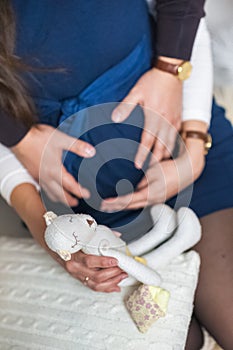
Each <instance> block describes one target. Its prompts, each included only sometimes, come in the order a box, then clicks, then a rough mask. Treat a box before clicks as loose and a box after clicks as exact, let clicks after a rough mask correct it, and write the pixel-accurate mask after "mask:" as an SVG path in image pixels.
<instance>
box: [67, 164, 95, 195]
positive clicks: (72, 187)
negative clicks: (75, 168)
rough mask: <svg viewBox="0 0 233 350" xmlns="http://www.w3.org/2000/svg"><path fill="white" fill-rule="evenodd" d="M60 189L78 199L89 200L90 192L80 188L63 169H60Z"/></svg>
mask: <svg viewBox="0 0 233 350" xmlns="http://www.w3.org/2000/svg"><path fill="white" fill-rule="evenodd" d="M62 168H63V169H62V187H63V188H64V190H65V191H66V192H69V193H72V194H73V195H75V196H77V197H79V198H89V197H90V192H89V191H88V190H87V189H86V188H84V187H82V186H81V185H80V184H79V183H78V182H77V181H76V180H75V178H74V177H73V176H72V175H71V174H70V173H68V171H67V170H66V169H65V167H64V166H63V167H62Z"/></svg>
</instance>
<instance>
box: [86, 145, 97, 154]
mask: <svg viewBox="0 0 233 350" xmlns="http://www.w3.org/2000/svg"><path fill="white" fill-rule="evenodd" d="M85 152H86V153H87V154H88V155H89V156H94V155H95V149H94V148H93V147H86V148H85Z"/></svg>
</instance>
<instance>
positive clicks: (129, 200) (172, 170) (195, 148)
mask: <svg viewBox="0 0 233 350" xmlns="http://www.w3.org/2000/svg"><path fill="white" fill-rule="evenodd" d="M204 165H205V157H204V145H203V141H202V140H198V139H187V140H186V149H185V150H184V152H183V153H182V155H180V156H179V157H178V158H177V159H170V160H164V161H161V162H160V163H155V162H153V163H152V164H151V165H150V167H149V169H148V170H147V172H146V174H145V176H144V178H143V179H142V180H141V182H140V183H139V184H138V186H137V188H136V190H135V192H134V193H130V194H127V195H125V196H119V197H117V198H109V199H105V200H104V201H103V202H102V206H101V210H103V211H107V212H112V211H118V210H126V209H139V208H144V207H145V206H148V205H154V204H157V203H163V202H165V201H166V200H167V199H169V198H171V197H173V196H174V195H176V194H177V193H178V192H180V191H181V190H183V189H184V188H185V187H187V186H188V185H190V184H191V183H193V182H194V181H195V180H196V179H197V178H198V177H199V176H200V174H201V172H202V170H203V168H204Z"/></svg>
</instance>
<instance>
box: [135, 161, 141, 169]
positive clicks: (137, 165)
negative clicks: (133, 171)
mask: <svg viewBox="0 0 233 350" xmlns="http://www.w3.org/2000/svg"><path fill="white" fill-rule="evenodd" d="M134 165H135V168H137V169H141V168H142V162H140V161H137V162H135V164H134Z"/></svg>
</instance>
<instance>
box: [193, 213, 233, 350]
mask: <svg viewBox="0 0 233 350" xmlns="http://www.w3.org/2000/svg"><path fill="white" fill-rule="evenodd" d="M201 224H202V228H203V235H202V239H201V241H200V242H199V243H198V244H197V245H196V246H195V247H194V248H195V250H196V251H197V252H198V253H199V254H200V256H201V270H200V277H199V283H198V287H197V291H196V297H195V316H196V318H197V319H198V321H199V323H200V324H201V325H203V326H204V327H205V328H206V329H207V331H208V332H209V333H210V334H211V335H212V336H213V337H214V338H215V339H216V341H217V342H218V343H219V345H220V346H221V347H222V348H223V349H224V350H232V349H233V208H232V209H226V210H222V211H218V212H216V213H213V214H210V215H207V216H205V217H203V218H202V219H201ZM187 349H188V348H187ZM190 349H191V348H190Z"/></svg>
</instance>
